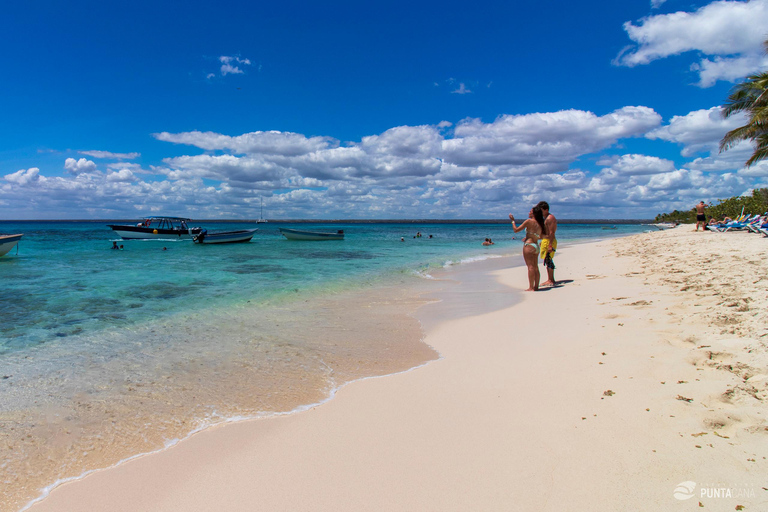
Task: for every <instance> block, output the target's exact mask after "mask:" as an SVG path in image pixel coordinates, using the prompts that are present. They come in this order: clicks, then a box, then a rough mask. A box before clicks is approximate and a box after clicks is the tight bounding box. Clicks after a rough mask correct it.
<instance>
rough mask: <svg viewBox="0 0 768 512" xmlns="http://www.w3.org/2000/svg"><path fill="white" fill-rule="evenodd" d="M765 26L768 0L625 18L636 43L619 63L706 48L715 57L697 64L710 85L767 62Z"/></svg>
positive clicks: (633, 63)
mask: <svg viewBox="0 0 768 512" xmlns="http://www.w3.org/2000/svg"><path fill="white" fill-rule="evenodd" d="M766 26H768V0H752V1H749V2H742V1H729V0H723V1H717V2H712V3H710V4H708V5H706V6H704V7H701V8H700V9H698V10H697V11H694V12H684V11H678V12H674V13H670V14H659V15H655V16H648V17H645V18H643V19H641V20H640V22H639V23H638V24H637V25H635V24H633V23H632V22H626V23H625V24H624V30H625V31H626V32H627V35H628V36H629V38H630V39H631V40H632V41H634V43H635V46H630V47H627V48H625V49H624V50H623V51H622V53H620V54H619V55H618V56H617V57H616V59H615V61H614V63H615V64H618V65H623V66H630V67H632V66H637V65H642V64H648V63H650V62H652V61H654V60H657V59H663V58H666V57H669V56H672V55H679V54H682V53H685V52H689V51H697V52H701V53H702V54H704V55H706V56H711V57H714V60H710V59H707V58H703V59H702V60H701V62H700V63H699V64H697V65H696V66H695V69H694V70H695V71H698V72H699V84H698V85H700V86H701V87H708V86H711V85H712V84H714V83H715V82H716V81H717V80H733V79H735V78H738V77H741V76H744V75H745V74H747V73H749V72H752V71H757V70H758V69H760V67H761V66H765V65H766V63H768V61H766V59H765V57H764V56H763V55H762V53H763V46H762V43H763V41H764V40H765V38H766V29H765V27H766ZM737 73H738V74H737Z"/></svg>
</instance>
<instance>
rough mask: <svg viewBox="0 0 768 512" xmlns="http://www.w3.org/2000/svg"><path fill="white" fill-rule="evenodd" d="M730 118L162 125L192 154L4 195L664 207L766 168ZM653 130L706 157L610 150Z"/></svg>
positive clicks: (11, 186)
mask: <svg viewBox="0 0 768 512" xmlns="http://www.w3.org/2000/svg"><path fill="white" fill-rule="evenodd" d="M723 122H724V120H723V119H722V118H721V117H720V116H719V111H717V110H715V109H710V110H701V111H696V112H691V113H689V114H686V115H681V116H676V117H674V118H672V120H670V122H669V123H667V124H666V125H664V126H661V118H660V116H659V115H658V114H657V113H656V112H654V111H653V110H652V109H650V108H647V107H624V108H621V109H618V110H616V111H614V112H610V113H607V114H604V115H597V114H595V113H592V112H586V111H580V110H567V111H561V112H544V113H534V114H527V115H517V116H515V115H507V116H500V117H498V118H497V119H495V120H493V121H489V122H484V121H482V120H480V119H465V120H463V121H460V122H459V123H457V124H455V125H453V124H452V123H450V122H447V121H443V122H440V123H438V124H436V125H422V126H396V127H394V128H390V129H388V130H385V131H383V132H382V133H379V134H374V135H369V136H366V137H362V138H361V139H360V140H359V141H357V142H348V143H344V144H342V143H340V141H338V140H337V139H334V138H332V137H317V136H314V137H309V136H305V135H302V134H298V133H291V132H278V131H264V132H261V131H258V132H251V133H245V134H242V135H237V136H229V135H224V134H219V133H213V132H198V131H191V132H183V133H169V132H162V133H158V134H155V138H156V139H157V140H161V141H167V142H170V143H172V144H179V145H185V146H188V147H189V149H190V150H191V151H190V152H189V153H187V154H181V155H178V156H173V157H168V158H165V159H163V160H162V163H161V165H159V166H150V168H149V169H148V170H145V169H142V167H141V166H139V165H138V164H135V163H130V162H120V161H117V162H111V163H108V164H107V165H106V166H105V168H106V170H105V171H99V170H97V168H96V164H95V163H93V162H92V161H90V160H87V159H85V158H82V159H80V160H76V159H74V158H70V159H67V160H66V162H65V165H64V167H65V170H66V172H65V173H64V174H63V175H62V176H48V177H46V176H43V175H42V174H41V172H40V170H39V169H38V168H31V169H26V170H24V169H23V170H20V171H18V172H15V173H12V174H8V175H6V176H4V177H3V178H2V179H0V204H1V205H2V207H3V208H13V211H14V212H17V214H20V213H18V212H23V211H29V212H31V213H27V214H26V215H27V216H32V215H33V214H34V213H33V212H34V211H36V210H35V209H34V207H35V206H36V205H37V204H38V203H37V202H39V204H46V205H56V207H58V208H60V210H57V211H61V212H67V211H69V212H73V213H71V214H70V217H81V216H82V212H83V211H94V212H98V213H96V214H95V215H96V216H102V217H106V216H118V215H119V216H131V215H134V214H136V213H137V212H142V214H143V213H145V212H151V211H160V212H162V211H169V210H173V211H178V212H184V213H185V214H189V216H191V217H198V218H202V217H208V218H217V217H252V218H255V217H256V216H258V215H259V204H260V198H261V197H262V196H263V197H264V199H265V200H266V203H267V204H268V205H269V206H268V207H269V211H270V215H271V216H273V217H289V218H296V217H299V218H301V217H326V218H327V217H337V218H344V217H369V218H406V217H411V218H414V217H421V218H424V217H436V218H449V217H465V218H466V217H475V218H482V217H501V218H503V217H504V216H505V215H506V214H507V213H509V211H510V208H511V205H518V207H521V208H522V207H525V208H523V209H525V211H527V209H526V208H527V205H530V204H535V203H536V202H538V201H539V200H542V199H545V200H548V201H550V202H551V203H553V204H555V205H557V210H558V212H560V213H561V214H563V215H568V216H574V215H578V216H579V217H587V218H588V217H599V216H617V217H623V216H636V217H637V216H643V215H647V216H653V215H655V214H656V213H658V212H659V211H664V210H665V209H674V208H679V207H680V204H681V203H682V204H684V205H687V204H688V202H690V201H692V200H693V199H696V201H695V202H698V200H700V199H705V200H709V199H716V198H718V197H727V196H728V195H733V194H736V193H741V192H743V191H744V190H747V189H749V188H750V187H754V186H757V185H759V183H760V180H761V179H763V178H764V177H765V175H766V174H764V173H766V171H768V162H767V163H766V166H765V167H764V166H759V167H755V168H752V169H750V172H751V174H748V173H745V172H743V171H744V170H743V169H742V168H741V165H742V164H741V163H736V164H734V163H733V162H727V161H726V160H724V158H725V155H726V154H724V155H713V154H712V153H711V152H709V153H708V151H709V150H710V148H711V147H712V144H713V141H714V142H716V141H717V140H719V137H720V136H721V134H720V131H722V129H723V128H724V127H725V126H723ZM448 128H452V129H450V130H449V129H448ZM646 134H647V136H648V137H650V138H654V139H656V140H661V141H666V142H670V143H675V144H680V145H681V146H682V150H683V152H684V153H686V154H690V155H694V154H699V153H701V154H702V155H703V156H700V157H699V158H697V159H695V160H693V161H689V162H687V163H685V164H684V165H682V166H676V165H675V164H674V163H673V162H672V161H671V160H667V159H664V158H659V157H656V156H653V155H645V154H637V153H627V154H618V155H616V154H611V152H610V151H607V150H610V148H616V147H620V143H621V141H622V140H624V139H627V138H631V137H643V136H646ZM697 148H701V150H700V151H699V150H697ZM195 150H196V151H197V154H196V153H195ZM740 151H743V149H742V148H741V147H740V146H737V147H735V148H734V149H733V150H732V151H729V152H728V154H727V156H728V157H729V158H732V157H733V155H737V154H739V152H740ZM587 155H593V156H594V157H590V158H583V157H585V156H587ZM89 156H91V155H89ZM94 158H97V157H96V156H94ZM580 161H581V162H583V163H585V164H589V165H592V163H591V162H595V161H596V162H598V164H597V165H598V170H585V169H579V168H574V165H579V162H580ZM677 167H679V168H677ZM520 205H523V206H520ZM53 207H54V206H51V207H50V208H53ZM25 209H26V210H25ZM513 211H514V213H519V214H523V213H524V211H520V210H513ZM60 215H64V214H60Z"/></svg>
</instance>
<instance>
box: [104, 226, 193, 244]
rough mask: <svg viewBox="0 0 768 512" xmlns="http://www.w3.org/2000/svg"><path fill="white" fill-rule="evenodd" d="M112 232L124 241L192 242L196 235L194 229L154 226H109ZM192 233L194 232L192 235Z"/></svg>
mask: <svg viewBox="0 0 768 512" xmlns="http://www.w3.org/2000/svg"><path fill="white" fill-rule="evenodd" d="M107 225H108V226H109V227H110V228H112V230H113V231H114V232H115V233H116V234H117V235H118V236H120V238H122V239H124V240H152V239H166V240H167V239H174V238H175V239H181V240H191V239H192V236H193V235H194V234H196V232H195V228H193V229H191V230H190V229H158V228H153V227H152V226H149V227H144V226H141V227H139V226H118V225H114V224H107ZM190 231H191V232H192V233H191V234H190Z"/></svg>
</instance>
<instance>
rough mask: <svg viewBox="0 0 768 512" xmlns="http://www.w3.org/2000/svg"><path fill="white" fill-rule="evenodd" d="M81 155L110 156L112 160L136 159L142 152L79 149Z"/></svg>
mask: <svg viewBox="0 0 768 512" xmlns="http://www.w3.org/2000/svg"><path fill="white" fill-rule="evenodd" d="M78 153H80V154H81V155H86V156H90V157H93V158H109V159H112V160H134V159H136V158H139V157H140V156H141V153H112V152H111V151H98V150H91V151H78Z"/></svg>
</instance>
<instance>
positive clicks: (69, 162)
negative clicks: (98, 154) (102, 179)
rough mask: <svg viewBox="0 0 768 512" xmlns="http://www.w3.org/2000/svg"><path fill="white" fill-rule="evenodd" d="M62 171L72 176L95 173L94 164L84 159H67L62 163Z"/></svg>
mask: <svg viewBox="0 0 768 512" xmlns="http://www.w3.org/2000/svg"><path fill="white" fill-rule="evenodd" d="M64 169H66V170H67V171H68V172H70V173H72V174H74V175H78V174H89V173H92V172H96V163H95V162H94V161H92V160H88V159H86V158H81V159H79V160H75V159H74V158H67V159H66V161H65V162H64Z"/></svg>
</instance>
